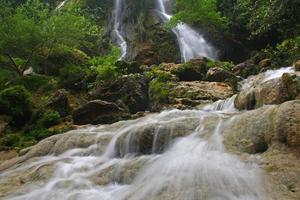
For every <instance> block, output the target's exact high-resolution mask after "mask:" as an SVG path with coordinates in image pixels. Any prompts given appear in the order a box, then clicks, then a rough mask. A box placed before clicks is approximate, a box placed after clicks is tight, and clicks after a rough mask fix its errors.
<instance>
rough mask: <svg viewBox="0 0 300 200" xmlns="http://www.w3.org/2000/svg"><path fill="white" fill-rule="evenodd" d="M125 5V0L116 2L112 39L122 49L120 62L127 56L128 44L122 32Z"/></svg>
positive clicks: (116, 0)
mask: <svg viewBox="0 0 300 200" xmlns="http://www.w3.org/2000/svg"><path fill="white" fill-rule="evenodd" d="M124 4H125V2H124V0H114V9H113V31H112V37H113V40H114V42H115V43H116V44H117V45H118V46H119V47H120V51H121V55H120V60H122V59H124V58H125V57H126V55H127V42H126V40H125V38H124V37H123V35H122V30H121V26H122V12H123V9H124Z"/></svg>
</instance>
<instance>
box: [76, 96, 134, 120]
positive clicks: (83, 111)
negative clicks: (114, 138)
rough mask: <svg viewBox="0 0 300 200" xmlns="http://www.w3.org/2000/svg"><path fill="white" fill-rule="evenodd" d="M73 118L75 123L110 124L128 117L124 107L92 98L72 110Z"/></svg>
mask: <svg viewBox="0 0 300 200" xmlns="http://www.w3.org/2000/svg"><path fill="white" fill-rule="evenodd" d="M72 116H73V120H74V123H75V124H77V125H84V124H110V123H114V122H117V121H119V120H122V119H126V118H128V114H127V112H126V111H125V110H124V108H122V107H120V106H119V105H117V104H116V103H112V102H107V101H102V100H93V101H90V102H88V103H87V104H85V105H83V106H82V107H80V108H78V109H76V110H74V111H73V114H72Z"/></svg>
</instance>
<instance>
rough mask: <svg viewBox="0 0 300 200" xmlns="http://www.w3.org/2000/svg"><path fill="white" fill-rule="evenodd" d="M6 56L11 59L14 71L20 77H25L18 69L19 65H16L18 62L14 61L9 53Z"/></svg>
mask: <svg viewBox="0 0 300 200" xmlns="http://www.w3.org/2000/svg"><path fill="white" fill-rule="evenodd" d="M5 55H6V56H7V57H8V58H9V60H10V62H11V63H12V67H13V69H14V70H15V71H16V72H17V73H18V74H19V76H23V73H22V72H21V71H20V69H19V68H18V65H17V64H16V62H15V61H14V59H13V58H12V57H11V56H10V55H9V54H8V53H7V54H5Z"/></svg>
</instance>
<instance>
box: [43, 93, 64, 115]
mask: <svg viewBox="0 0 300 200" xmlns="http://www.w3.org/2000/svg"><path fill="white" fill-rule="evenodd" d="M68 95H69V93H68V92H67V91H66V90H65V89H60V90H58V91H56V92H55V93H53V94H52V95H51V97H50V98H49V99H48V101H47V103H46V107H47V108H49V109H52V110H55V111H57V112H58V113H59V114H60V116H62V117H65V116H67V115H68V114H69V112H70V105H69V98H68Z"/></svg>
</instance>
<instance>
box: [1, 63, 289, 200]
mask: <svg viewBox="0 0 300 200" xmlns="http://www.w3.org/2000/svg"><path fill="white" fill-rule="evenodd" d="M286 70H287V69H286V68H285V69H279V70H274V71H272V72H271V71H268V72H266V73H264V74H261V75H259V76H256V78H257V79H259V80H260V81H261V82H262V81H264V78H260V76H262V77H265V78H267V79H270V77H272V78H274V77H275V78H278V76H279V75H278V74H280V72H282V71H286ZM291 72H292V70H291ZM253 78H254V77H252V79H253ZM252 79H248V81H251V80H252ZM244 84H248V82H245V83H244ZM234 98H235V96H233V97H232V98H230V99H228V100H225V101H218V102H216V103H214V104H212V105H209V106H206V107H205V108H204V109H203V110H185V111H179V110H171V111H164V112H161V113H159V114H150V115H148V116H146V117H143V118H140V119H137V120H131V121H124V122H118V123H116V124H113V125H106V126H103V125H101V126H89V127H85V128H82V129H79V130H75V131H71V132H70V133H68V134H70V135H76V134H86V135H87V136H93V137H94V138H95V139H94V142H93V144H91V145H89V146H87V147H84V148H74V149H70V150H68V151H65V152H63V153H61V154H59V155H54V154H53V155H47V156H43V157H39V158H36V159H34V160H33V161H31V162H27V163H24V164H23V165H21V166H19V167H15V168H13V169H9V170H6V171H4V172H2V173H1V175H0V183H1V179H2V178H4V177H7V176H9V175H12V174H14V173H17V172H18V171H22V170H23V171H27V170H30V169H31V170H32V168H35V169H36V170H38V169H42V167H45V166H51V165H53V166H54V170H53V174H52V176H51V178H50V179H49V180H47V179H46V180H43V181H42V182H39V183H35V184H32V185H31V186H30V187H29V188H27V190H25V192H23V193H21V194H19V195H17V196H16V195H13V196H10V197H8V198H5V199H10V200H29V199H30V200H58V199H64V200H99V199H101V200H200V199H201V200H266V199H269V198H268V197H267V196H266V194H265V192H264V189H263V182H262V177H261V174H260V171H259V169H258V168H257V167H256V166H255V165H254V164H251V163H245V162H242V161H241V160H239V158H238V157H236V156H234V155H232V154H230V153H228V152H226V150H225V148H224V146H223V135H222V134H223V132H224V130H226V128H227V127H228V126H230V124H232V123H234V121H235V119H236V118H238V117H239V114H240V112H238V111H237V110H235V109H234V107H233V102H234ZM103 138H109V142H108V143H107V144H105V143H101V142H102V141H103ZM66 142H67V141H66ZM100 144H101V145H100ZM100 146H101V147H104V149H103V148H100ZM101 149H102V150H101Z"/></svg>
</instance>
